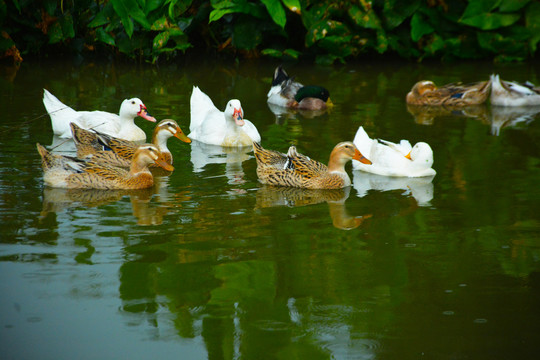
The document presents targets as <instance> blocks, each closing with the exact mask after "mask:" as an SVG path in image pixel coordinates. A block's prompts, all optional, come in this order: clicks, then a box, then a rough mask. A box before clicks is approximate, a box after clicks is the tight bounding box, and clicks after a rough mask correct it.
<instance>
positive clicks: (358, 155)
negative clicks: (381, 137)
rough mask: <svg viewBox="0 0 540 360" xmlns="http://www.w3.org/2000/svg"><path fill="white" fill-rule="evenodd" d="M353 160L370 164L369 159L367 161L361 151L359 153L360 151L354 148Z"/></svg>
mask: <svg viewBox="0 0 540 360" xmlns="http://www.w3.org/2000/svg"><path fill="white" fill-rule="evenodd" d="M353 160H358V161H360V162H361V163H362V164H366V165H371V161H369V160H368V159H366V158H365V157H364V155H362V153H361V152H360V151H358V149H355V150H354V156H353Z"/></svg>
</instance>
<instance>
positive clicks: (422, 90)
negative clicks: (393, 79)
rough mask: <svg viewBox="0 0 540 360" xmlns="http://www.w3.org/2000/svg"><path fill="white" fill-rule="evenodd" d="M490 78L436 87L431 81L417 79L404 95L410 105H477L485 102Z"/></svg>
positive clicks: (489, 86)
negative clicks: (470, 82)
mask: <svg viewBox="0 0 540 360" xmlns="http://www.w3.org/2000/svg"><path fill="white" fill-rule="evenodd" d="M490 89H491V80H489V81H481V82H477V83H472V84H465V85H464V84H461V83H458V84H448V85H444V86H441V87H437V86H436V85H435V84H434V83H433V82H432V81H419V82H417V83H416V84H414V86H413V87H412V89H411V91H409V93H408V94H407V96H406V101H407V104H411V105H435V106H441V105H453V106H467V105H478V104H482V103H484V102H486V100H487V98H488V95H489V90H490Z"/></svg>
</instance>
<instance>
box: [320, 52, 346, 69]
mask: <svg viewBox="0 0 540 360" xmlns="http://www.w3.org/2000/svg"><path fill="white" fill-rule="evenodd" d="M338 59H339V60H340V61H341V62H342V63H343V59H341V58H339V57H338V56H336V55H330V54H326V55H317V57H316V58H315V63H317V64H318V65H327V66H328V65H332V64H333V63H334V62H335V61H336V60H338Z"/></svg>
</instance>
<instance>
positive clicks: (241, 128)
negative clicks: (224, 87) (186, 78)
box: [188, 86, 261, 147]
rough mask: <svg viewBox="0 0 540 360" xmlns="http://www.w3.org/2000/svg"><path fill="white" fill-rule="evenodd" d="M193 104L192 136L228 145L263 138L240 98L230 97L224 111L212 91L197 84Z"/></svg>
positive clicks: (208, 141) (203, 141) (231, 145)
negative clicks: (211, 96) (208, 92)
mask: <svg viewBox="0 0 540 360" xmlns="http://www.w3.org/2000/svg"><path fill="white" fill-rule="evenodd" d="M190 104H191V123H190V125H189V130H190V131H191V133H190V134H189V135H188V136H189V138H191V139H193V140H198V141H200V142H202V143H205V144H211V145H220V146H225V147H241V146H252V143H253V142H254V141H255V142H260V141H261V135H259V132H258V131H257V128H256V127H255V125H253V124H252V123H251V121H249V120H246V119H244V111H243V110H242V105H241V104H240V100H236V99H233V100H230V101H229V102H228V103H227V106H226V107H225V111H223V112H222V111H220V110H219V109H218V108H216V107H215V106H214V103H213V102H212V100H211V99H210V98H209V97H208V95H206V94H205V93H203V92H202V91H201V90H200V89H199V88H198V87H197V86H194V87H193V93H192V94H191V100H190Z"/></svg>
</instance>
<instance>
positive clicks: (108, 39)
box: [96, 28, 116, 46]
mask: <svg viewBox="0 0 540 360" xmlns="http://www.w3.org/2000/svg"><path fill="white" fill-rule="evenodd" d="M96 38H97V39H98V41H101V42H102V43H105V44H107V45H111V46H115V45H116V43H115V41H114V38H113V37H112V36H111V34H109V33H108V32H106V31H105V30H103V28H99V29H97V30H96Z"/></svg>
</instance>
